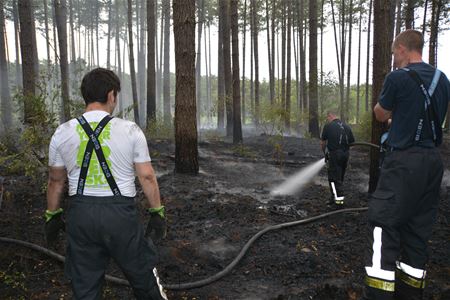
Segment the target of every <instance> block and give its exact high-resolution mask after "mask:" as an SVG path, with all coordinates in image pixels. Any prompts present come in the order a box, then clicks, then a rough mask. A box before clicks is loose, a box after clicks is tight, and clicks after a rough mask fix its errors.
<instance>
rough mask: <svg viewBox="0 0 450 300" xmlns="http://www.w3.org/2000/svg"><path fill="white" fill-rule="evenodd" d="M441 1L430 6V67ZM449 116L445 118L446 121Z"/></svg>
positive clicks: (432, 59) (433, 57) (435, 44)
mask: <svg viewBox="0 0 450 300" xmlns="http://www.w3.org/2000/svg"><path fill="white" fill-rule="evenodd" d="M442 6H443V5H442V0H433V1H432V6H431V21H430V45H429V50H428V62H429V63H430V65H432V66H434V67H436V66H437V59H436V58H437V57H436V56H437V38H438V33H439V19H440V14H441V7H442ZM448 118H450V115H448V116H447V119H448Z"/></svg>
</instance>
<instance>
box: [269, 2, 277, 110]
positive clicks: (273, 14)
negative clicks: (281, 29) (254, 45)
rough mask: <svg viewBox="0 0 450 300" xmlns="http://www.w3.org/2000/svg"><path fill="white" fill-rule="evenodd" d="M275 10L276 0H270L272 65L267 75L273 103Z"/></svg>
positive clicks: (274, 100)
mask: <svg viewBox="0 0 450 300" xmlns="http://www.w3.org/2000/svg"><path fill="white" fill-rule="evenodd" d="M275 10H276V0H272V17H271V19H272V26H271V30H272V34H271V35H272V41H271V43H272V46H271V49H272V56H271V57H270V59H271V61H270V64H271V66H272V73H271V74H269V77H271V78H272V79H271V86H270V87H269V88H270V89H271V94H272V95H273V98H274V99H273V103H275V102H276V99H275V96H276V95H275V39H276V37H277V36H276V35H275Z"/></svg>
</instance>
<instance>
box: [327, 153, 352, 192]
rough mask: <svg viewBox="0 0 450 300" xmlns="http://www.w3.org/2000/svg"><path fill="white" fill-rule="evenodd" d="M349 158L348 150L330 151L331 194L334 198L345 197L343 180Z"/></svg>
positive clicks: (329, 176)
mask: <svg viewBox="0 0 450 300" xmlns="http://www.w3.org/2000/svg"><path fill="white" fill-rule="evenodd" d="M348 158H349V152H348V150H342V149H338V150H334V151H330V153H329V159H328V182H329V184H330V190H331V195H332V198H333V199H334V200H336V197H343V196H344V192H343V187H342V185H343V182H344V175H345V170H346V169H347V163H348Z"/></svg>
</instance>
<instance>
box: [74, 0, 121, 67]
mask: <svg viewBox="0 0 450 300" xmlns="http://www.w3.org/2000/svg"><path fill="white" fill-rule="evenodd" d="M111 1H112V0H110V4H109V5H110V6H111ZM69 6H70V10H69V24H70V49H71V50H70V63H71V64H74V63H75V61H76V58H75V57H76V53H75V29H74V20H73V10H74V8H73V0H69ZM110 9H111V8H110ZM109 17H110V18H111V17H112V16H111V14H110V15H109ZM108 31H109V27H108Z"/></svg>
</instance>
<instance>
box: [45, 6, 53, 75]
mask: <svg viewBox="0 0 450 300" xmlns="http://www.w3.org/2000/svg"><path fill="white" fill-rule="evenodd" d="M44 28H45V41H46V43H45V44H46V46H47V76H48V78H50V68H51V63H52V62H51V58H50V35H49V29H48V3H47V0H44Z"/></svg>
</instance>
